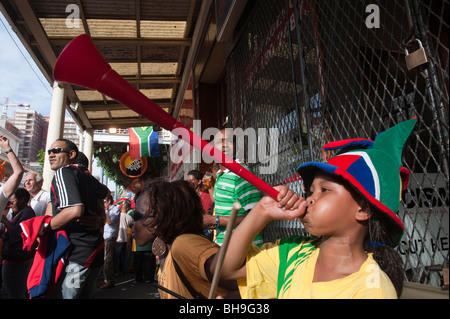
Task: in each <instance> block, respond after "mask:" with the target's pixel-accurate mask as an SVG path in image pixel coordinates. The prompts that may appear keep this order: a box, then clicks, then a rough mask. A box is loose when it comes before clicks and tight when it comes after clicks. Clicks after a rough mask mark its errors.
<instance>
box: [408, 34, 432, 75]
mask: <svg viewBox="0 0 450 319" xmlns="http://www.w3.org/2000/svg"><path fill="white" fill-rule="evenodd" d="M416 41H417V43H419V49H418V50H416V51H414V52H412V53H409V52H408V49H407V48H405V54H406V56H405V60H406V68H407V69H408V71H409V70H411V69H414V68H417V67H418V66H419V65H422V64H425V63H427V62H428V57H427V54H426V53H425V49H424V48H423V46H422V42H421V41H420V40H419V39H416Z"/></svg>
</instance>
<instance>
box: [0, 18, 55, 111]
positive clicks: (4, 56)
mask: <svg viewBox="0 0 450 319" xmlns="http://www.w3.org/2000/svg"><path fill="white" fill-rule="evenodd" d="M0 19H1V22H0V44H1V45H0V103H2V104H3V103H5V97H9V102H12V103H15V104H30V109H31V110H36V111H38V112H39V113H41V114H42V115H44V116H48V115H50V106H51V101H52V95H51V94H52V87H51V85H50V84H49V83H48V82H47V80H46V79H45V77H44V76H43V75H42V72H41V71H40V70H39V68H38V67H37V65H36V64H35V63H34V61H33V59H32V58H31V57H30V55H29V54H28V52H27V50H26V49H25V47H24V46H23V45H22V42H20V40H19V38H17V36H16V34H15V32H14V31H13V30H12V29H11V26H10V25H9V23H8V21H7V20H6V19H5V17H4V16H3V14H2V13H0ZM5 27H6V28H5ZM13 39H14V40H13ZM19 48H20V49H19ZM21 52H22V53H21ZM27 61H28V63H27ZM33 70H34V72H33ZM35 73H36V74H35ZM17 109H20V108H17V107H9V109H8V116H12V115H13V114H14V110H17ZM0 110H1V108H0Z"/></svg>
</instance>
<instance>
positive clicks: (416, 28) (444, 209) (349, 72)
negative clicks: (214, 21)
mask: <svg viewBox="0 0 450 319" xmlns="http://www.w3.org/2000/svg"><path fill="white" fill-rule="evenodd" d="M448 7H449V1H448V0H445V1H432V0H428V1H419V0H405V1H376V0H371V1H352V0H340V1H320V0H316V1H314V0H303V1H300V0H299V1H294V0H259V1H254V5H253V7H252V9H251V14H250V15H249V17H248V20H247V23H246V24H245V27H243V29H242V33H241V35H240V38H239V40H238V42H237V44H236V46H235V47H234V50H233V52H232V54H231V57H230V59H229V61H228V70H227V74H228V76H227V85H228V108H229V112H228V114H229V126H230V127H232V128H242V129H243V130H245V129H247V128H267V129H269V128H277V129H278V133H279V136H272V135H270V134H265V135H261V134H260V135H258V143H257V145H258V155H260V156H259V157H258V160H257V161H256V162H251V161H248V159H249V158H248V156H249V155H248V154H247V155H246V159H247V162H248V164H249V166H250V167H251V168H252V169H253V171H254V172H255V173H256V174H258V175H259V176H260V177H261V178H262V179H264V180H265V181H266V182H268V183H269V184H271V185H277V184H285V185H287V186H289V187H290V188H292V189H293V190H295V191H297V192H299V193H300V192H301V180H300V179H299V176H298V175H297V173H296V167H297V166H298V165H299V164H301V163H303V162H306V161H310V160H315V161H323V155H322V146H323V145H324V144H325V143H327V142H330V141H334V140H340V139H347V138H355V137H364V138H370V139H374V138H375V136H376V134H378V133H379V132H381V131H384V130H386V129H388V128H390V127H392V126H393V125H395V124H397V123H399V122H401V121H404V120H407V119H410V118H412V117H413V116H417V117H418V118H419V125H418V126H416V130H415V132H414V133H413V135H412V137H411V138H410V140H409V141H408V143H407V145H406V147H405V150H404V163H405V166H406V167H407V168H408V169H409V170H410V171H411V172H412V176H411V180H410V184H409V189H408V191H407V192H406V193H405V195H404V197H403V201H402V203H403V205H401V209H400V212H399V215H400V218H401V219H402V220H403V222H404V224H405V228H406V230H405V234H404V236H403V239H402V242H401V244H400V245H399V247H398V251H399V253H400V254H401V256H402V257H403V261H404V263H403V266H404V271H405V280H407V281H411V282H418V283H424V284H429V285H434V286H442V284H443V283H442V276H441V272H440V270H441V268H442V267H448V247H449V243H448V233H449V227H448V203H449V195H448V194H449V192H448V185H449V174H448V155H449V154H448V153H449V149H448V125H449V123H448V80H449V79H448V69H449V68H448V61H449V59H448V54H449V49H448V29H449V28H448ZM421 48H423V51H424V53H425V55H426V58H427V59H428V62H426V63H424V64H421V65H417V66H414V67H413V68H411V69H410V70H408V68H407V65H406V59H405V56H406V55H407V54H411V53H414V52H415V51H417V50H421ZM419 53H420V52H419ZM261 132H263V131H261ZM275 138H276V140H277V141H278V145H276V143H275V144H274V141H275ZM274 147H276V149H275V151H274ZM275 162H276V163H277V165H278V166H277V169H276V171H275V172H273V173H271V174H262V173H261V172H262V171H263V169H264V167H267V165H268V164H269V163H272V164H273V163H275ZM302 232H303V229H302V226H301V223H300V222H299V221H297V220H296V221H292V222H281V221H276V222H273V223H271V224H270V225H268V227H266V229H265V231H264V233H265V239H266V240H267V241H273V240H275V239H277V238H281V237H286V236H290V235H292V234H298V233H302Z"/></svg>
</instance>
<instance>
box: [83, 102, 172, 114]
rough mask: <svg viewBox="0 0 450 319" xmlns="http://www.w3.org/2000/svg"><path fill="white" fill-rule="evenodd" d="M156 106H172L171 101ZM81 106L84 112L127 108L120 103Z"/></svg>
mask: <svg viewBox="0 0 450 319" xmlns="http://www.w3.org/2000/svg"><path fill="white" fill-rule="evenodd" d="M158 106H159V107H161V108H169V109H170V108H172V107H173V103H158ZM82 108H83V110H84V111H85V112H95V111H120V110H128V109H129V108H128V107H126V106H124V105H122V104H108V105H104V104H95V103H89V104H84V103H83V104H82Z"/></svg>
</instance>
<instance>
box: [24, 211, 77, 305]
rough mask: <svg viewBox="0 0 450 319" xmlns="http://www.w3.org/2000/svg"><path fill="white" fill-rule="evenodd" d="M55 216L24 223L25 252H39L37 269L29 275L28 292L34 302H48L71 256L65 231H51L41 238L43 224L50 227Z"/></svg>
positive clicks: (33, 266)
mask: <svg viewBox="0 0 450 319" xmlns="http://www.w3.org/2000/svg"><path fill="white" fill-rule="evenodd" d="M51 219H52V217H51V216H39V217H34V218H31V219H29V220H26V221H23V222H22V223H20V226H21V227H22V239H23V249H24V250H29V251H31V250H33V249H36V245H37V238H38V237H39V245H38V246H37V247H38V248H37V251H36V254H35V256H34V260H33V265H32V266H31V270H30V273H29V274H28V280H27V288H28V292H29V294H30V298H31V299H33V298H48V297H50V296H51V294H52V292H53V288H54V287H55V284H56V282H57V281H58V278H59V276H60V274H61V272H62V271H63V269H64V262H65V260H66V259H67V257H68V255H69V253H70V246H71V244H70V241H69V239H68V238H67V235H66V232H65V231H64V230H60V231H50V232H47V233H45V234H44V235H43V236H39V231H40V229H41V227H42V226H43V224H44V225H45V224H47V225H48V224H49V223H50V220H51Z"/></svg>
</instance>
